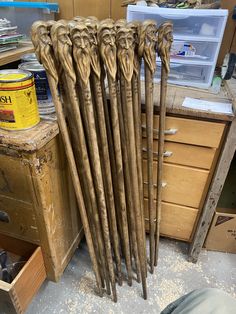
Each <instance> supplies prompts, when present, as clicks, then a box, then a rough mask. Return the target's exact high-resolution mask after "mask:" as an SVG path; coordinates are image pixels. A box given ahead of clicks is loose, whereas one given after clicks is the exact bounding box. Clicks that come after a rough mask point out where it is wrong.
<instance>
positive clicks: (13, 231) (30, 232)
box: [0, 196, 39, 243]
mask: <svg viewBox="0 0 236 314" xmlns="http://www.w3.org/2000/svg"><path fill="white" fill-rule="evenodd" d="M0 233H4V234H8V235H11V236H14V237H16V238H20V239H24V240H28V241H29V242H36V243H37V242H39V235H38V229H37V225H36V220H35V216H34V212H33V208H32V205H30V204H28V203H24V202H21V201H17V200H13V199H11V198H7V197H2V196H0Z"/></svg>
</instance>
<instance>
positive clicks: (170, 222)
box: [144, 198, 198, 241]
mask: <svg viewBox="0 0 236 314" xmlns="http://www.w3.org/2000/svg"><path fill="white" fill-rule="evenodd" d="M154 204H156V201H154ZM144 210H145V223H146V231H149V224H148V221H149V219H148V199H147V198H145V199H144ZM197 215H198V209H197V208H191V207H186V206H180V205H176V204H171V203H166V202H162V217H161V235H163V236H166V237H170V238H175V239H180V240H184V241H190V239H191V234H192V231H193V227H194V225H195V222H196V219H197ZM155 218H156V215H155Z"/></svg>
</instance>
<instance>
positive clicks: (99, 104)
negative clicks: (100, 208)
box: [92, 74, 120, 263]
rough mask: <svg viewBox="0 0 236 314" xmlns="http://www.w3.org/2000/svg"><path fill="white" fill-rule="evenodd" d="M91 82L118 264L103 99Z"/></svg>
mask: <svg viewBox="0 0 236 314" xmlns="http://www.w3.org/2000/svg"><path fill="white" fill-rule="evenodd" d="M92 81H93V87H94V93H95V95H96V102H95V105H96V113H97V119H98V128H99V134H100V141H101V151H102V154H101V155H102V159H101V160H102V162H103V169H104V182H105V186H106V190H107V196H108V207H109V211H108V212H109V213H110V216H111V217H110V222H111V230H112V237H113V245H114V252H115V255H116V256H117V257H116V259H117V260H118V262H119V263H120V256H119V236H118V231H117V223H116V210H115V202H114V194H113V183H112V176H111V168H110V156H109V149H108V141H107V131H106V120H105V114H104V108H103V97H102V89H101V84H100V80H99V79H98V78H97V76H96V75H95V74H92Z"/></svg>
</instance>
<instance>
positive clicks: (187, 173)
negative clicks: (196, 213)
mask: <svg viewBox="0 0 236 314" xmlns="http://www.w3.org/2000/svg"><path fill="white" fill-rule="evenodd" d="M208 175H209V171H206V170H201V169H195V168H190V167H185V166H179V165H172V164H166V163H164V169H163V182H166V186H165V187H164V188H163V201H165V202H170V203H175V204H179V205H185V206H190V207H194V208H199V206H200V204H201V200H202V198H203V197H204V189H205V186H206V183H207V179H208ZM143 177H144V182H147V161H146V160H143ZM153 180H154V184H155V183H156V181H157V163H156V162H154V163H153ZM155 190H156V188H155ZM144 196H145V197H147V196H148V194H147V184H144ZM154 196H156V193H154Z"/></svg>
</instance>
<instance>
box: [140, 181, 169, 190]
mask: <svg viewBox="0 0 236 314" xmlns="http://www.w3.org/2000/svg"><path fill="white" fill-rule="evenodd" d="M143 184H145V185H148V182H147V181H144V182H143ZM153 186H154V187H155V188H157V184H156V183H154V184H153ZM161 186H162V187H163V188H165V187H166V186H167V182H162V184H161Z"/></svg>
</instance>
